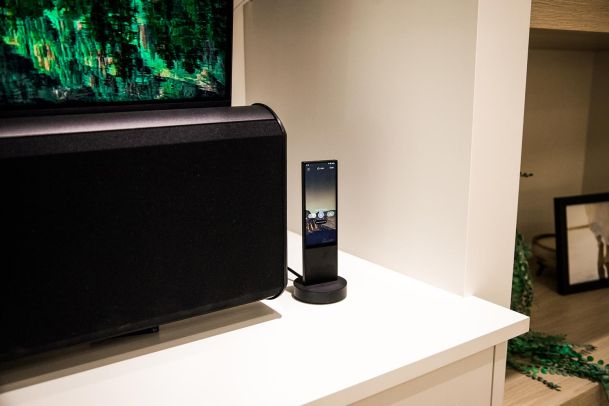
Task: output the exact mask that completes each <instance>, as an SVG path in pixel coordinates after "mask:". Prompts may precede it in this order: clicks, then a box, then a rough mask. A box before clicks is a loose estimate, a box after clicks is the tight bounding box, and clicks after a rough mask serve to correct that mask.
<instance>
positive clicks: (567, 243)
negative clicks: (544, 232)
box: [554, 193, 609, 294]
mask: <svg viewBox="0 0 609 406" xmlns="http://www.w3.org/2000/svg"><path fill="white" fill-rule="evenodd" d="M554 218H555V226H556V260H557V264H556V265H557V268H556V270H557V277H558V292H559V293H561V294H568V293H575V292H582V291H585V290H590V289H597V288H603V287H609V193H601V194H594V195H581V196H571V197H557V198H555V199H554Z"/></svg>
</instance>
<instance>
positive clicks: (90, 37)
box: [0, 0, 232, 112]
mask: <svg viewBox="0 0 609 406" xmlns="http://www.w3.org/2000/svg"><path fill="white" fill-rule="evenodd" d="M231 4H232V2H230V1H227V0H4V1H1V2H0V18H1V23H0V38H1V41H0V109H1V110H3V111H13V112H14V111H31V110H40V109H43V110H46V109H57V108H60V109H66V108H68V109H70V108H71V109H74V108H77V109H79V110H82V108H83V107H85V108H87V107H90V108H99V107H110V106H119V107H125V106H127V105H131V106H133V105H140V106H141V105H142V104H143V105H146V106H148V105H154V104H165V105H166V104H168V103H169V104H171V103H174V104H178V105H180V103H181V105H184V104H201V105H229V104H230V72H231V70H230V58H231V50H232V47H231V43H232V6H231ZM54 111H56V110H54Z"/></svg>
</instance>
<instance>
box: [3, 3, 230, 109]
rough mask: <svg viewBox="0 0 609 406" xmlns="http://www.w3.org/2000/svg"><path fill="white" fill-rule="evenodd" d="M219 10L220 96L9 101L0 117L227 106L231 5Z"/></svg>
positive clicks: (228, 97) (228, 100) (227, 4)
mask: <svg viewBox="0 0 609 406" xmlns="http://www.w3.org/2000/svg"><path fill="white" fill-rule="evenodd" d="M223 12H224V13H225V14H226V17H227V20H226V25H227V28H228V29H227V31H228V38H227V41H226V42H227V57H226V61H225V67H226V85H225V92H226V93H225V96H224V97H220V96H218V97H212V98H209V99H205V100H175V101H166V100H158V101H157V100H145V101H138V102H133V101H126V102H97V103H91V104H90V105H89V104H80V105H79V103H78V102H75V103H67V104H51V103H49V104H38V105H27V106H26V105H23V106H22V105H18V104H12V105H11V104H9V105H6V106H2V109H0V118H11V117H23V116H53V115H64V114H87V113H112V112H129V111H142V110H173V109H188V108H197V107H230V106H231V104H232V72H233V4H232V1H230V0H224V9H223Z"/></svg>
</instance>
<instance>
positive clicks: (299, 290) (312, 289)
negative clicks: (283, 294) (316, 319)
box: [292, 276, 347, 304]
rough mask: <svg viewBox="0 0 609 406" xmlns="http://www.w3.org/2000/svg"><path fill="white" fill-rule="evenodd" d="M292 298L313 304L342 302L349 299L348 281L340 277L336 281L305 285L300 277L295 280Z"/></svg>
mask: <svg viewBox="0 0 609 406" xmlns="http://www.w3.org/2000/svg"><path fill="white" fill-rule="evenodd" d="M292 296H294V298H295V299H297V300H299V301H301V302H304V303H311V304H330V303H336V302H340V301H341V300H343V299H344V298H345V297H347V280H346V279H345V278H341V277H340V276H338V277H337V279H336V280H335V281H329V282H322V283H315V284H312V285H305V284H304V283H303V282H302V278H300V277H299V278H296V280H294V291H293V292H292Z"/></svg>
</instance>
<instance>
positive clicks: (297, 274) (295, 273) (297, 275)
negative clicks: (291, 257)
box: [288, 266, 302, 278]
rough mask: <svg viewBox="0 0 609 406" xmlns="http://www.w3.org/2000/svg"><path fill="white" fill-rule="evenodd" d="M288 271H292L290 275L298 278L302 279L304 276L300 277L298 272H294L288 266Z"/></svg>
mask: <svg viewBox="0 0 609 406" xmlns="http://www.w3.org/2000/svg"><path fill="white" fill-rule="evenodd" d="M288 271H290V273H292V274H294V275H296V277H297V278H302V275H300V274H299V273H298V272H296V271H295V270H293V269H292V268H290V267H289V266H288Z"/></svg>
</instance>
